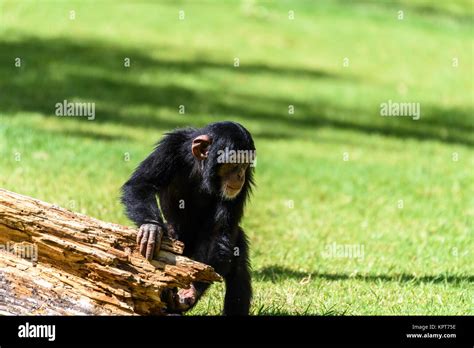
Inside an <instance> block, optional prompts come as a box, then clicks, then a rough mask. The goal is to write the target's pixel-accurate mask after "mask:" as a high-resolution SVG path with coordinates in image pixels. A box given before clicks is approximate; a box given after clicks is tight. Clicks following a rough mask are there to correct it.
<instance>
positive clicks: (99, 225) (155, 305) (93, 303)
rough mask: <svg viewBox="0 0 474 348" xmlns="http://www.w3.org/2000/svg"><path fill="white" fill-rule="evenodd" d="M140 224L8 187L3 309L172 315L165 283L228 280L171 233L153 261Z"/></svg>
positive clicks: (1, 216) (3, 216)
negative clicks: (140, 242)
mask: <svg viewBox="0 0 474 348" xmlns="http://www.w3.org/2000/svg"><path fill="white" fill-rule="evenodd" d="M135 236H136V230H135V229H133V228H129V227H125V226H121V225H117V224H113V223H109V222H104V221H100V220H97V219H94V218H91V217H89V216H86V215H82V214H77V213H73V212H71V211H68V210H66V209H63V208H60V207H57V206H55V205H52V204H49V203H45V202H42V201H40V200H37V199H33V198H31V197H27V196H23V195H19V194H17V193H14V192H10V191H7V190H4V189H0V314H4V315H5V314H14V315H29V314H31V315H164V314H166V303H163V302H162V300H161V299H160V295H161V293H162V291H163V290H165V289H169V288H176V287H179V288H187V287H189V285H190V283H191V282H193V281H200V282H213V281H221V277H220V276H219V275H218V274H217V273H215V272H214V270H213V268H212V267H210V266H208V265H205V264H202V263H199V262H195V261H193V260H191V259H189V258H186V257H184V256H181V255H180V254H182V252H183V248H184V246H183V244H182V243H181V242H179V241H176V240H170V239H167V238H163V243H162V245H161V249H160V250H159V251H158V250H156V251H155V259H154V260H152V261H151V262H148V261H147V260H146V259H145V258H143V257H142V256H141V255H140V253H139V252H138V251H137V250H136V247H135Z"/></svg>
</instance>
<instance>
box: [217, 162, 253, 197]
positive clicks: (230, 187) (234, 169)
mask: <svg viewBox="0 0 474 348" xmlns="http://www.w3.org/2000/svg"><path fill="white" fill-rule="evenodd" d="M248 167H249V164H248V163H223V164H221V165H220V166H219V168H218V170H217V175H218V176H219V178H220V180H221V194H222V197H224V199H227V200H232V199H234V198H235V197H237V196H238V194H239V193H240V191H241V190H242V187H243V186H244V183H245V174H246V171H247V168H248Z"/></svg>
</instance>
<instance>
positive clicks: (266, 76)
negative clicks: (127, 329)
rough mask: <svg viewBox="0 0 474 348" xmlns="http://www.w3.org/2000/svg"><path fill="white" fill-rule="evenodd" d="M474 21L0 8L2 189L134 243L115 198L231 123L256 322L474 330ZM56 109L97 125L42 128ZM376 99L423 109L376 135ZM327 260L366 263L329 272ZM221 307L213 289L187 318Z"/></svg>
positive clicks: (341, 11) (262, 5) (461, 16)
mask: <svg viewBox="0 0 474 348" xmlns="http://www.w3.org/2000/svg"><path fill="white" fill-rule="evenodd" d="M180 9H183V10H184V11H185V16H186V17H185V20H183V21H180V20H179V19H178V11H179V10H180ZM70 10H75V11H76V19H75V20H73V21H72V20H70V19H69V11H70ZM289 10H293V11H295V20H292V21H291V20H288V11H289ZM399 10H403V11H404V16H405V18H404V20H398V19H397V15H398V11H399ZM473 12H474V11H473V8H472V2H470V1H450V2H442V1H435V0H433V1H427V0H419V1H399V2H388V1H371V2H369V1H364V2H363V1H360V2H350V3H349V2H343V1H321V2H319V1H318V2H317V4H316V2H313V1H300V2H297V3H295V2H291V1H276V2H253V1H242V2H237V1H225V2H224V1H221V2H218V1H194V2H180V3H179V4H178V5H176V4H174V2H171V1H169V2H165V1H162V2H159V3H152V2H135V1H130V2H126V1H98V2H93V1H81V2H63V1H41V2H31V1H22V2H17V1H3V0H2V1H0V122H1V123H0V187H3V188H6V189H9V190H12V191H16V192H19V193H23V194H27V195H31V196H33V197H37V198H39V199H43V200H46V201H50V202H54V203H57V204H59V205H61V206H64V207H66V208H70V209H72V210H75V211H79V212H82V213H85V214H89V215H92V216H95V217H98V218H100V219H104V220H108V221H114V222H118V223H122V224H130V222H129V221H127V219H126V217H125V216H124V214H123V210H122V207H121V206H120V203H119V201H118V196H119V187H120V186H121V185H122V183H123V182H124V181H125V180H126V179H127V177H128V176H129V175H130V173H131V172H132V170H133V169H134V168H135V166H136V165H137V164H138V163H139V162H140V161H141V160H142V159H143V158H144V157H145V156H146V155H147V154H148V153H149V152H150V151H151V149H152V147H153V144H154V143H155V142H156V141H157V140H158V139H159V138H160V137H161V135H162V134H163V133H164V132H166V131H169V130H170V129H173V128H175V127H180V126H186V125H192V126H202V125H204V124H206V123H209V122H213V121H218V120H224V119H226V120H235V121H238V122H241V123H242V124H244V125H245V126H246V127H247V128H248V129H249V130H250V131H251V132H252V134H253V135H254V138H255V141H256V146H257V150H258V166H257V171H256V181H257V185H258V186H257V189H256V190H255V193H254V195H253V198H252V201H251V203H250V204H249V205H248V207H247V209H246V217H245V220H244V222H243V225H244V228H245V229H246V230H247V231H248V234H249V237H250V240H251V248H252V249H251V259H252V265H253V285H254V293H255V294H254V301H253V305H252V313H253V314H270V315H277V314H312V315H340V314H345V315H390V314H394V315H403V314H410V315H411V314H428V315H434V314H440V315H442V314H448V315H455V314H471V315H472V314H473V312H474V311H473V292H474V286H473V281H474V274H473V273H474V269H473V264H474V257H473V250H474V238H473V229H472V227H473V215H474V204H473V203H474V202H473V192H474V184H473V183H474V180H473V179H474V175H473V165H474V153H473V146H474V138H473V130H474V122H473V120H474V115H473V111H474V101H473V94H474V88H473V79H472V76H473V73H474V71H473V70H474V69H473V62H474V60H473V48H472V47H473V23H472V16H473ZM16 57H20V58H21V59H22V66H21V68H17V67H15V66H14V59H15V58H16ZM125 57H129V58H131V64H132V65H131V67H130V68H125V67H124V66H123V60H124V58H125ZM236 57H238V58H239V59H240V67H238V68H236V67H234V66H233V63H234V58H236ZM345 57H347V58H349V66H348V67H344V66H343V59H344V58H345ZM453 58H457V59H458V61H459V66H458V67H453V66H452V61H453ZM64 99H67V100H69V101H90V102H95V103H96V119H95V120H94V121H88V120H86V119H85V118H64V117H63V118H59V117H56V116H54V111H55V108H54V105H55V104H56V103H57V102H62V101H63V100H64ZM389 99H391V100H393V101H408V102H419V103H420V104H421V113H422V115H421V119H420V120H418V121H413V120H411V119H410V118H406V117H405V118H395V117H390V118H388V117H381V116H379V106H380V103H381V102H384V101H387V100H389ZM180 104H183V105H185V107H186V113H185V114H184V115H181V114H179V113H178V107H179V105H180ZM289 105H294V107H295V114H294V115H290V114H288V106H289ZM345 153H347V155H348V156H349V159H348V161H344V160H343V158H344V154H345ZM453 154H454V155H453ZM128 155H129V156H130V159H129V160H128V161H127V160H126V156H128ZM453 156H458V160H457V161H455V160H453ZM400 200H403V208H400V207H399V204H400V203H399V201H400ZM288 201H292V202H293V207H292V208H291V207H289V205H290V204H289V203H288ZM332 243H336V244H337V245H346V244H348V245H356V246H358V247H363V248H364V257H363V258H344V257H325V254H324V251H325V250H326V246H327V245H331V244H332ZM222 299H223V286H222V285H221V284H217V285H214V286H213V287H212V289H211V291H210V292H209V293H208V294H207V295H206V296H205V297H204V298H203V300H202V301H201V302H200V303H199V304H198V306H197V307H196V308H195V309H194V310H193V311H192V314H198V315H201V314H218V313H220V311H221V308H222Z"/></svg>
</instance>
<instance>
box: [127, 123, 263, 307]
mask: <svg viewBox="0 0 474 348" xmlns="http://www.w3.org/2000/svg"><path fill="white" fill-rule="evenodd" d="M255 160H256V157H255V146H254V142H253V139H252V136H251V135H250V133H249V132H248V131H247V130H246V129H245V128H244V127H243V126H242V125H240V124H238V123H235V122H218V123H212V124H210V125H208V126H206V127H204V128H201V129H193V128H187V129H178V130H175V131H173V132H171V133H168V134H166V135H165V137H164V138H163V139H162V140H161V141H160V142H159V143H158V145H157V147H156V148H155V150H154V151H153V152H152V153H151V154H150V155H149V156H148V157H147V158H146V159H145V160H144V161H143V162H142V163H141V164H140V165H139V166H138V168H137V169H136V170H135V172H134V173H133V175H132V176H131V178H130V179H129V180H128V181H127V182H126V183H125V184H124V185H123V187H122V190H123V196H122V202H123V203H124V205H125V207H126V211H127V215H128V216H129V218H130V219H131V220H133V221H134V222H135V223H136V224H137V226H139V227H140V230H139V232H138V235H137V243H138V244H139V247H140V252H141V253H142V255H143V256H145V257H146V258H148V259H151V258H152V257H153V252H154V250H155V246H156V245H157V244H158V245H159V244H160V243H161V237H162V236H163V234H166V235H168V236H169V237H170V238H175V239H178V240H180V241H182V242H184V245H185V248H184V255H185V256H188V257H190V258H192V259H194V260H196V261H200V262H203V263H206V264H209V265H211V266H212V267H214V269H215V270H216V271H217V272H218V273H219V274H221V275H222V276H223V277H224V279H225V284H226V294H225V300H224V314H226V315H246V314H248V313H249V307H250V300H251V297H252V288H251V280H250V271H249V255H248V242H247V238H246V236H245V233H244V231H243V229H242V228H241V227H240V226H239V223H240V221H241V219H242V216H243V212H244V205H245V202H246V200H247V198H248V196H249V194H250V191H251V186H252V185H253V180H252V176H253V170H254V168H253V167H254V164H255ZM156 195H158V198H159V202H160V207H161V212H160V209H159V208H158V204H157V201H156ZM163 218H164V219H165V220H166V223H165V222H164V220H163ZM207 287H208V284H206V283H200V282H195V283H193V285H192V286H191V287H190V288H189V289H181V290H179V291H178V292H177V293H174V294H173V295H171V297H172V300H169V299H168V301H170V302H171V303H170V304H169V310H170V311H176V312H182V311H186V310H188V309H190V308H191V307H192V306H194V305H195V304H196V302H197V301H198V300H199V298H200V297H201V295H202V294H203V293H204V291H205V290H206V289H207ZM168 296H170V294H169V293H168Z"/></svg>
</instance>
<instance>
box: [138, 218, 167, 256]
mask: <svg viewBox="0 0 474 348" xmlns="http://www.w3.org/2000/svg"><path fill="white" fill-rule="evenodd" d="M163 232H164V231H163V227H161V226H160V225H157V224H143V225H141V226H140V229H139V230H138V234H137V245H138V247H139V248H140V254H142V255H143V256H144V257H146V258H147V259H148V260H151V259H152V258H153V254H154V252H155V248H156V246H157V245H158V249H159V247H160V246H161V238H162V237H163Z"/></svg>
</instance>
